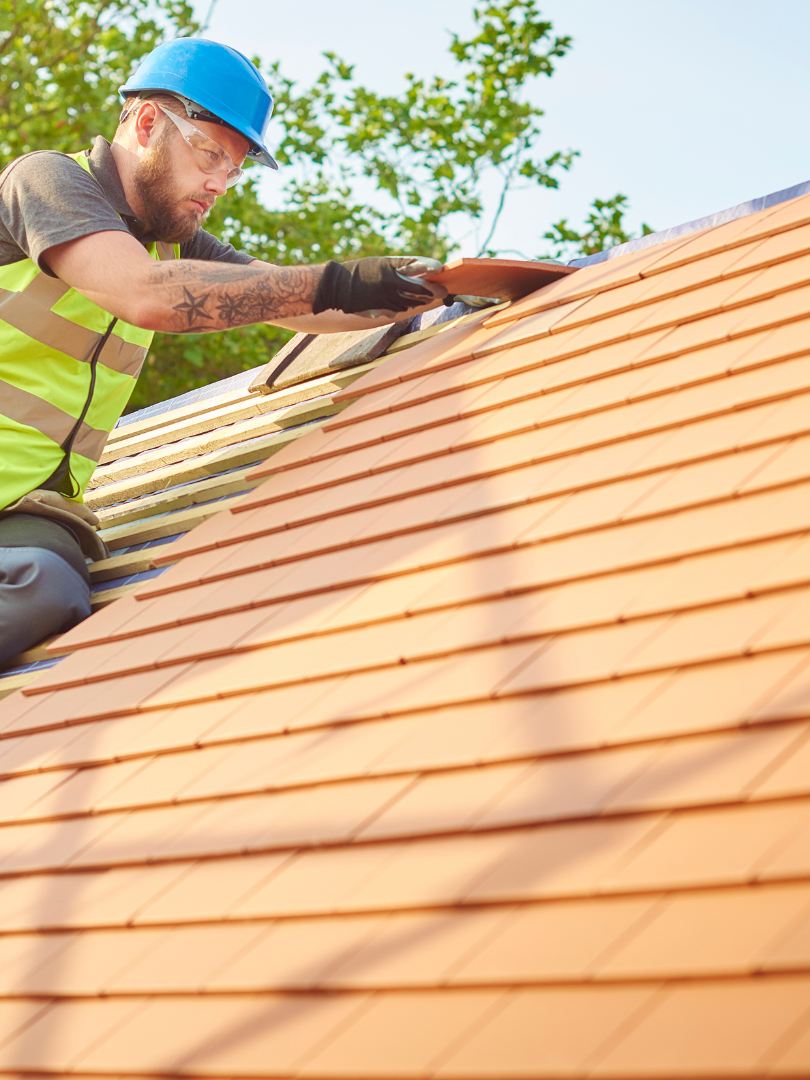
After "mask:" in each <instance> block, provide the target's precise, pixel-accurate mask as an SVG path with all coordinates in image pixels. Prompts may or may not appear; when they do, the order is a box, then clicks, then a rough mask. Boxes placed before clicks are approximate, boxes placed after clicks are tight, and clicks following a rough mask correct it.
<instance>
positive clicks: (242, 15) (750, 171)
mask: <svg viewBox="0 0 810 1080" xmlns="http://www.w3.org/2000/svg"><path fill="white" fill-rule="evenodd" d="M208 6H209V0H197V3H196V10H197V12H198V15H204V14H205V12H206V11H207V10H208ZM540 7H541V9H542V11H543V13H544V15H546V16H547V17H548V18H550V19H551V20H552V21H553V23H554V27H555V30H556V31H557V32H558V33H560V34H570V35H571V36H572V37H573V38H574V47H573V49H572V51H571V53H570V54H569V55H568V56H567V57H566V58H565V59H563V60H562V61H560V63H559V66H558V68H557V71H556V73H555V74H554V76H553V78H551V79H542V80H538V81H537V82H536V85H535V88H534V90H533V92H532V99H533V100H534V101H535V102H536V103H537V104H539V105H540V106H541V107H542V108H544V109H545V111H546V116H545V119H544V124H543V128H544V140H545V141H544V142H543V144H542V146H541V149H544V150H547V151H548V152H551V151H552V150H555V149H560V148H565V147H572V148H574V149H578V150H580V151H581V152H582V156H581V157H580V159H579V160H578V161H577V163H576V165H575V167H574V169H573V170H572V172H571V173H569V174H568V175H566V176H565V177H564V178H563V181H562V184H561V187H560V190H559V191H556V192H547V191H545V190H542V189H533V190H531V191H529V192H521V193H517V194H516V195H515V196H514V197H513V198H512V201H511V205H510V206H509V208H508V210H507V212H506V214H505V215H504V218H503V220H502V224H501V226H500V228H499V231H498V234H497V236H496V241H495V242H496V244H497V245H498V246H500V247H503V248H516V249H520V250H522V251H523V252H525V254H527V255H529V256H531V255H533V254H536V253H537V251H539V250H540V249H541V248H543V247H544V244H543V241H541V240H540V239H539V238H540V236H541V235H542V233H543V232H544V231H545V229H546V228H547V226H548V224H549V223H550V222H552V221H556V220H558V219H560V218H562V217H567V218H569V219H570V220H571V221H572V222H573V223H579V222H581V221H582V219H583V217H584V214H585V212H586V210H587V207H588V204H589V203H590V201H591V200H592V199H593V198H594V197H595V196H599V197H601V198H608V197H610V196H612V195H614V194H615V193H616V192H619V191H621V192H623V193H624V194H626V195H628V196H629V198H630V203H631V211H630V214H629V216H628V221H629V224H630V225H631V226H632V227H633V228H638V226H639V225H640V223H641V222H642V221H646V222H648V223H649V224H650V225H652V226H653V227H654V228H656V229H663V228H667V227H669V226H672V225H677V224H680V223H681V222H684V221H689V220H691V219H692V218H696V217H701V216H703V215H704V214H708V213H711V212H713V211H716V210H721V209H724V208H725V207H727V206H732V205H734V204H735V203H738V202H742V201H743V200H745V199H749V198H753V197H755V196H758V195H765V194H767V193H769V192H771V191H777V190H779V189H780V188H784V187H789V186H791V185H792V184H795V183H798V182H800V181H802V180H807V179H810V149H809V148H808V137H807V134H808V133H807V127H808V122H807V112H808V108H807V107H808V103H810V63H808V54H809V53H810V4H808V3H807V2H806V0H805V2H804V3H800V2H798V0H771V2H770V3H769V4H763V3H761V2H760V3H754V2H752V0H702V2H700V3H698V2H694V0H654V2H650V0H647V2H642V0H613V2H607V0H545V2H541V4H540ZM471 10H472V0H402V2H397V3H396V4H393V3H391V2H390V0H343V3H341V4H336V3H334V0H330V2H328V3H327V2H326V0H299V3H292V4H291V3H289V2H286V3H283V4H282V3H279V2H278V0H216V4H215V7H214V11H213V17H212V20H211V25H210V28H209V31H208V34H207V36H208V37H211V38H214V39H216V40H219V41H224V42H226V43H228V44H231V45H233V46H235V47H236V48H239V49H241V50H242V51H244V52H247V53H258V54H259V55H261V56H262V57H263V58H265V59H267V60H269V59H271V58H275V57H278V58H280V59H281V61H282V67H283V69H284V70H285V72H287V73H288V74H289V75H290V76H291V77H293V78H296V79H299V80H301V81H304V82H305V81H307V80H310V79H312V78H313V77H314V76H316V75H317V74H318V73H319V72H320V70H321V69H322V66H323V61H322V58H321V55H320V54H321V53H322V52H323V51H324V50H326V49H330V50H333V51H334V52H336V53H337V54H338V55H339V56H342V57H343V59H345V60H347V61H348V62H350V63H354V64H355V65H356V73H357V75H358V77H359V78H360V79H361V80H362V81H364V82H365V83H366V84H367V85H369V86H371V87H373V88H374V89H377V90H380V91H386V92H396V91H397V90H398V89H399V88H401V86H402V82H401V76H402V73H403V72H405V71H415V72H416V73H418V74H420V75H424V76H430V75H433V74H438V73H441V74H445V75H448V76H450V75H452V73H453V62H452V60H451V58H450V57H449V56H448V54H447V52H446V48H447V43H448V40H449V37H448V33H447V31H448V30H449V29H451V30H455V31H457V32H459V33H462V34H463V33H465V32H466V31H467V30H469V29H470V28H471V26H472V22H471ZM278 182H279V181H278V179H276V178H273V179H272V180H271V181H270V183H275V184H278ZM490 201H491V206H492V208H493V209H494V201H495V200H494V188H493V191H492V196H491V200H490ZM462 232H463V230H459V233H458V235H459V237H460V236H461V235H462ZM474 247H475V236H474V235H469V236H467V237H466V238H465V239H464V241H463V253H464V254H474V253H475V252H474V250H473V249H474Z"/></svg>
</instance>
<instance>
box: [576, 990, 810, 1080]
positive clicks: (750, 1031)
mask: <svg viewBox="0 0 810 1080" xmlns="http://www.w3.org/2000/svg"><path fill="white" fill-rule="evenodd" d="M655 1004H656V1006H657V1007H655V1008H653V1009H651V1010H650V1011H649V1012H648V1013H647V1014H646V1015H643V1016H641V1017H640V1018H639V1020H638V1023H636V1024H635V1025H633V1027H632V1028H631V1029H630V1031H629V1032H627V1033H626V1034H625V1035H624V1038H619V1039H618V1040H617V1041H614V1043H613V1046H610V1045H609V1044H608V1047H606V1052H603V1053H600V1054H597V1055H596V1057H595V1058H594V1061H593V1075H595V1076H599V1075H600V1074H602V1075H609V1076H610V1075H613V1076H615V1075H617V1074H618V1075H628V1074H632V1073H635V1072H637V1070H638V1069H639V1068H640V1067H642V1068H645V1069H647V1070H655V1071H656V1072H659V1071H663V1070H665V1069H666V1070H669V1071H671V1072H675V1071H676V1070H677V1073H676V1075H677V1074H678V1073H680V1074H681V1075H689V1074H692V1075H694V1074H695V1073H703V1074H704V1075H707V1074H708V1075H710V1074H712V1073H714V1074H716V1075H722V1074H723V1073H725V1074H726V1075H733V1074H734V1073H739V1072H741V1071H742V1070H744V1069H748V1068H750V1067H751V1063H754V1062H756V1063H757V1064H759V1065H760V1066H761V1067H762V1068H765V1069H767V1066H768V1064H769V1063H770V1062H772V1061H773V1057H772V1053H771V1051H772V1050H774V1049H775V1048H776V1047H777V1046H779V1044H780V1042H781V1040H782V1038H783V1037H784V1036H785V1035H786V1034H787V1032H788V1031H789V1030H790V1028H791V1027H792V1026H793V1025H794V1024H795V1023H796V1021H797V1020H798V1019H799V1018H800V1017H801V1015H802V1013H803V1012H804V1011H805V1009H806V1006H807V983H806V982H805V981H804V980H785V979H774V980H767V981H765V980H756V981H753V982H751V983H748V984H743V985H739V984H734V983H730V984H729V983H727V984H720V985H712V984H709V985H707V986H701V985H695V986H690V985H688V984H687V985H685V986H675V987H673V988H672V989H671V990H669V991H667V992H664V993H663V994H662V995H661V996H660V997H659V998H658V999H657V1002H656V1003H655Z"/></svg>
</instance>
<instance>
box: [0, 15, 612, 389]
mask: <svg viewBox="0 0 810 1080" xmlns="http://www.w3.org/2000/svg"><path fill="white" fill-rule="evenodd" d="M473 18H474V32H473V34H472V36H471V37H469V38H468V39H464V38H462V37H460V36H459V35H451V40H450V45H449V52H450V55H451V62H452V63H453V65H454V69H455V73H454V77H452V78H446V77H443V76H436V77H434V78H433V79H431V80H424V79H419V78H417V77H416V76H414V75H406V76H405V78H404V88H403V91H402V92H401V93H400V94H398V95H380V94H377V93H376V92H375V91H373V90H370V89H369V88H367V87H364V86H362V85H361V84H359V83H358V81H357V80H356V79H355V77H354V71H353V68H352V67H351V65H349V64H347V63H345V62H344V61H343V60H341V59H340V58H339V57H337V56H335V55H334V54H326V67H325V70H324V71H323V73H322V74H321V75H320V76H319V77H318V78H317V79H316V80H315V81H314V82H313V83H312V85H311V86H308V87H303V88H301V87H299V86H297V85H296V84H295V83H294V82H293V81H292V80H290V79H289V78H288V77H287V76H286V75H285V74H284V73H283V72H282V71H281V68H280V65H279V64H278V63H277V62H275V63H271V64H270V65H269V66H268V67H266V68H263V67H262V63H261V61H260V60H259V59H258V58H256V59H255V61H254V62H255V63H256V65H257V67H259V68H260V70H263V71H264V74H265V75H266V77H267V79H268V82H269V84H270V87H271V89H272V91H273V94H274V96H275V98H276V118H275V120H274V129H273V132H274V134H273V138H274V140H275V142H274V145H275V147H276V150H275V154H276V157H277V158H278V160H279V163H280V164H281V165H282V167H283V168H282V171H281V172H280V173H279V175H278V178H277V179H278V180H279V181H280V183H279V189H278V193H277V196H276V198H275V199H274V200H273V205H272V206H267V205H265V203H264V202H263V200H262V198H261V196H260V192H259V185H258V179H259V176H260V174H261V169H260V168H259V167H258V166H251V167H250V168H249V169H248V170H247V174H246V178H245V180H244V182H243V183H241V184H240V185H239V186H238V187H237V188H236V189H234V190H233V191H231V192H230V193H229V194H228V196H227V198H225V199H223V200H221V201H220V203H219V204H218V205H217V207H216V208H215V209H214V211H213V212H212V214H211V216H210V218H209V221H208V224H207V226H206V227H207V228H208V229H209V230H210V231H211V232H214V233H215V234H217V235H219V236H221V237H222V238H223V239H226V240H229V241H231V242H232V243H233V244H234V245H235V246H237V247H238V248H240V249H241V250H244V251H248V252H250V253H251V254H253V255H255V256H256V257H257V258H261V259H265V260H269V261H271V262H275V263H299V262H321V261H325V260H327V259H333V258H334V259H346V258H356V257H359V256H363V255H371V254H380V253H383V252H393V253H396V252H418V253H420V254H424V255H432V256H434V257H436V258H441V259H444V258H446V257H447V256H448V255H449V254H450V253H451V252H452V251H453V249H454V247H455V245H454V242H453V240H452V238H451V237H452V232H451V227H452V226H453V225H454V223H455V222H457V221H458V220H464V221H466V222H475V223H476V224H477V227H478V230H479V232H480V234H481V235H482V236H484V237H485V239H484V240H483V242H482V244H481V254H488V255H494V254H496V253H497V246H496V244H495V235H496V229H497V225H498V221H499V219H500V216H501V212H502V210H503V207H504V205H505V203H506V200H507V198H508V196H509V193H510V192H511V191H513V190H514V189H515V188H516V187H517V186H523V185H527V184H528V185H533V186H539V187H545V188H556V187H557V186H558V184H559V182H560V178H561V175H562V174H564V173H565V171H566V170H568V169H570V168H571V165H572V164H573V162H574V160H575V158H576V156H577V152H576V151H572V150H570V149H560V150H555V151H553V152H551V153H538V152H537V147H538V144H539V142H540V136H541V130H540V121H541V118H542V116H543V111H542V109H540V108H538V107H537V106H536V105H534V104H533V103H532V102H531V101H529V100H528V98H527V91H528V90H529V89H530V88H531V87H532V84H533V82H534V80H536V79H537V78H539V77H540V76H545V77H550V76H551V75H552V74H553V72H554V67H555V64H556V62H557V61H558V60H559V59H561V58H562V57H564V56H565V54H566V53H567V52H568V50H569V49H570V48H571V40H570V38H568V37H560V36H557V35H555V34H554V31H553V27H552V24H551V23H550V22H549V21H547V20H545V19H544V18H543V17H542V15H541V13H540V11H539V10H538V7H537V2H536V0H490V2H480V3H476V4H475V5H474V7H473ZM198 31H199V27H198V25H197V24H195V23H194V21H193V18H192V9H191V7H190V5H189V4H188V3H186V2H184V0H0V158H2V159H3V160H6V161H7V160H10V159H12V158H14V157H16V156H18V155H19V154H22V153H26V152H27V151H29V150H32V149H39V148H43V147H49V148H53V149H58V150H66V151H73V150H76V149H77V148H80V147H82V146H86V145H87V144H88V143H89V142H90V140H91V139H92V137H93V136H94V135H96V134H99V133H101V134H104V135H106V136H107V137H108V138H111V137H112V134H113V131H114V129H115V123H116V119H117V113H118V102H117V97H116V93H115V89H116V87H117V86H119V85H120V84H121V83H122V82H123V81H124V80H125V79H126V77H127V75H128V74H129V72H130V70H131V68H132V66H133V64H134V63H135V62H137V60H138V59H139V58H140V57H141V56H143V55H144V54H146V53H147V52H149V51H150V50H151V49H153V48H154V47H155V46H156V45H157V44H159V42H160V41H161V40H163V39H164V38H165V37H173V36H178V35H184V34H193V33H196V32H198ZM493 179H494V180H495V182H496V183H497V186H498V189H499V198H498V203H497V206H496V207H495V208H494V210H491V211H489V212H487V210H486V208H485V205H484V199H483V191H484V190H489V189H490V188H489V186H488V185H491V183H492V181H493ZM625 202H626V200H625V199H624V196H616V197H615V199H613V200H609V201H608V202H604V203H603V202H600V201H599V200H597V201H596V202H595V203H594V209H593V211H592V213H591V216H590V218H589V220H588V225H587V226H586V229H585V231H584V232H583V233H581V234H579V233H576V231H575V230H573V229H571V228H570V227H569V226H568V223H567V222H566V221H563V222H560V223H558V225H555V226H553V227H552V232H550V233H547V234H546V235H545V238H546V239H548V240H550V241H551V242H552V244H553V245H554V250H555V252H559V253H565V254H567V256H568V257H569V258H570V257H571V252H572V251H573V252H574V253H575V254H578V253H590V251H593V250H599V246H600V244H601V245H605V244H610V243H616V242H620V240H619V238H620V237H621V239H626V236H625V233H624V231H623V226H622V213H623V211H624V209H625ZM289 336H290V334H289V332H287V331H283V330H280V329H278V328H275V327H269V326H255V327H245V328H244V329H242V330H238V331H230V332H229V333H220V334H211V335H195V336H172V335H164V334H159V335H156V337H155V342H154V345H153V348H152V351H151V353H150V356H149V359H148V361H147V366H146V368H145V370H144V374H143V375H142V377H141V380H140V382H139V385H138V388H137V390H136V393H135V395H134V396H133V400H132V402H131V408H140V407H142V406H143V405H145V404H148V403H150V402H152V401H155V400H160V399H162V398H165V397H169V396H172V395H174V394H178V393H182V392H183V391H184V390H187V389H190V388H192V387H194V386H197V385H200V384H203V383H207V382H211V381H214V380H216V379H221V378H224V377H226V376H228V375H231V374H234V373H235V372H237V371H240V370H244V369H247V368H251V367H255V366H257V365H259V364H262V363H264V362H266V360H267V359H268V356H269V355H270V354H271V353H272V352H273V351H274V350H275V349H276V348H277V347H278V346H279V345H281V344H282V343H283V342H284V341H286V340H287V339H288V338H289Z"/></svg>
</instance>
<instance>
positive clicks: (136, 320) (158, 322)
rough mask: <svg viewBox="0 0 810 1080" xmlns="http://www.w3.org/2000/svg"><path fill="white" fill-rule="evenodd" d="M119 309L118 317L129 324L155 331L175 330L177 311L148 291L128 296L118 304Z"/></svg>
mask: <svg viewBox="0 0 810 1080" xmlns="http://www.w3.org/2000/svg"><path fill="white" fill-rule="evenodd" d="M120 309H121V310H120V314H119V318H121V319H123V320H124V322H128V323H129V324H130V325H131V326H139V327H140V328H141V329H142V330H152V331H153V332H155V333H159V332H163V333H166V332H171V331H175V332H176V330H177V327H176V321H177V313H176V312H175V311H173V310H172V309H170V308H167V307H166V305H165V304H161V303H160V302H159V301H158V300H157V298H156V297H154V296H150V295H149V294H148V293H147V294H146V295H142V296H133V297H128V298H127V299H126V300H125V301H124V302H123V303H122V304H121V305H120Z"/></svg>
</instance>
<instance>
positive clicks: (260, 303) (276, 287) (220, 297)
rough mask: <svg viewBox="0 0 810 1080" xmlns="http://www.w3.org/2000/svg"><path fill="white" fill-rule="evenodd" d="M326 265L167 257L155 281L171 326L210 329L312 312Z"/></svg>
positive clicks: (184, 329)
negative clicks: (173, 260) (215, 261)
mask: <svg viewBox="0 0 810 1080" xmlns="http://www.w3.org/2000/svg"><path fill="white" fill-rule="evenodd" d="M322 269H323V268H322V267H320V266H271V265H269V264H262V263H250V264H247V265H245V264H240V263H217V264H213V263H205V262H199V261H195V260H185V259H184V260H181V261H179V262H176V263H171V262H165V263H161V264H159V265H158V266H156V267H155V269H154V271H153V273H152V278H151V284H152V285H153V286H154V287H155V290H156V292H157V294H158V295H159V297H160V299H161V301H162V305H161V306H163V304H165V307H166V309H167V311H168V313H169V314H168V324H169V325H167V326H166V329H167V330H169V331H170V332H173V333H179V334H182V333H185V334H188V333H205V332H206V331H208V332H210V331H212V330H227V329H230V328H231V327H234V326H247V325H248V324H250V323H259V322H268V321H270V320H272V319H281V318H291V317H295V316H297V315H305V314H308V313H309V312H311V311H312V301H313V299H314V297H315V293H316V292H317V289H318V282H319V281H320V276H321V271H322Z"/></svg>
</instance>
